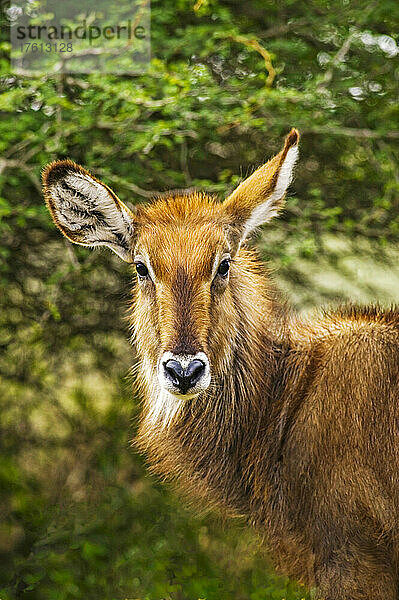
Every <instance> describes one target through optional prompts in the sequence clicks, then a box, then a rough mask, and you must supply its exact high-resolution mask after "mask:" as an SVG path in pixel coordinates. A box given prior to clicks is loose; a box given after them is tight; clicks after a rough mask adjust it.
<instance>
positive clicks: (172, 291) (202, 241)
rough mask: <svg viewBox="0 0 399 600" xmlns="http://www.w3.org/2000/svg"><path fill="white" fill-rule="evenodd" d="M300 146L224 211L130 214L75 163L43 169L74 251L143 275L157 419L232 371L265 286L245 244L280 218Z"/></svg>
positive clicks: (170, 202) (178, 199)
mask: <svg viewBox="0 0 399 600" xmlns="http://www.w3.org/2000/svg"><path fill="white" fill-rule="evenodd" d="M298 140H299V134H298V132H297V131H296V130H295V129H293V130H292V131H291V132H290V133H289V135H288V136H287V138H286V141H285V145H284V148H283V149H282V150H281V152H280V153H279V154H277V155H276V156H275V157H274V158H272V159H271V160H270V161H269V162H267V163H266V164H265V165H263V166H261V167H260V168H258V169H257V170H256V171H255V172H254V173H253V174H252V175H251V176H250V177H249V178H247V179H246V180H245V181H243V182H242V183H241V184H240V185H239V186H238V187H237V188H236V189H235V191H234V192H233V193H232V194H231V195H230V196H229V197H228V198H227V199H226V200H225V201H224V202H219V201H217V199H215V198H214V197H212V196H209V195H207V194H204V193H197V192H190V193H180V194H177V195H175V194H173V193H172V194H170V195H166V196H162V197H160V198H155V199H154V200H153V201H152V202H150V203H148V204H147V205H139V206H136V207H135V208H134V209H130V208H128V207H127V206H126V205H125V204H123V202H121V201H120V200H119V199H118V197H117V196H116V195H115V193H114V192H113V191H112V190H111V189H110V188H109V187H108V186H107V185H105V184H104V183H102V182H101V181H99V180H98V179H97V178H96V177H94V176H93V175H91V174H90V173H89V172H88V171H87V170H86V169H84V168H83V167H81V166H79V165H77V164H75V163H73V162H71V161H70V160H63V161H56V162H53V163H51V164H49V165H48V166H47V167H46V168H45V170H44V173H43V182H44V189H45V198H46V202H47V205H48V208H49V210H50V213H51V215H52V218H53V220H54V222H55V224H56V225H57V227H58V228H59V229H60V230H61V232H62V233H63V234H64V235H65V236H66V237H67V238H68V239H69V240H71V241H72V242H74V243H76V244H82V245H84V246H90V247H97V246H108V247H109V248H111V250H113V251H114V252H116V254H118V256H120V258H122V259H123V260H125V261H127V262H130V263H133V264H134V266H135V271H136V274H137V282H136V286H135V300H134V308H133V327H134V331H135V337H136V342H137V346H138V351H139V355H140V358H141V375H142V380H143V384H144V387H145V389H146V391H147V396H148V397H149V398H150V400H149V401H150V402H153V403H154V406H153V408H152V410H153V413H154V415H155V417H154V418H156V415H158V416H159V414H160V412H162V410H163V409H162V406H165V405H166V404H167V403H169V406H170V405H172V404H173V405H175V406H177V405H178V404H179V403H184V402H186V401H188V400H191V399H193V398H195V397H197V396H199V395H200V394H203V393H204V392H205V390H207V388H208V386H209V385H210V383H211V381H212V380H213V379H215V378H217V377H218V375H220V374H221V373H222V372H225V371H226V369H228V367H229V361H230V357H231V352H232V351H233V346H234V339H235V337H236V335H237V331H238V330H239V328H240V320H242V319H243V318H244V317H243V315H244V313H245V312H248V311H251V310H252V311H253V310H256V303H257V299H256V297H255V296H253V297H250V295H249V297H248V298H247V299H246V300H243V302H244V304H245V302H247V306H243V307H242V306H241V308H240V310H241V313H240V310H239V308H238V306H237V297H238V296H240V298H241V297H242V298H245V297H246V290H247V289H248V290H250V289H251V285H250V284H251V281H252V282H253V281H254V279H256V277H259V273H258V272H257V268H256V262H255V261H254V260H253V259H252V258H251V254H250V253H249V252H248V251H246V250H245V249H244V247H243V244H244V242H245V240H246V239H247V238H248V236H250V234H251V233H252V232H253V231H254V230H255V229H256V228H257V227H259V226H260V225H262V224H264V223H266V222H267V221H269V220H270V219H271V218H272V217H273V216H275V215H276V214H277V213H278V211H279V210H280V208H281V206H282V204H283V200H284V196H285V193H286V190H287V188H288V186H289V184H290V181H291V179H292V173H293V168H294V165H295V161H296V159H297V155H298ZM247 296H248V294H247ZM151 398H152V400H151Z"/></svg>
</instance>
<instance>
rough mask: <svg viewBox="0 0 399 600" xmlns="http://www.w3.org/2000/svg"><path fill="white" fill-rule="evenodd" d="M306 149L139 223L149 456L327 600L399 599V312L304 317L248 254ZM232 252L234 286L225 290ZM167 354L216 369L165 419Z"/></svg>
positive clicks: (164, 205)
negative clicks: (222, 277) (247, 234)
mask: <svg viewBox="0 0 399 600" xmlns="http://www.w3.org/2000/svg"><path fill="white" fill-rule="evenodd" d="M292 136H293V138H292ZM294 143H297V134H295V135H294V134H291V139H288V140H287V142H286V146H285V148H284V150H283V151H282V153H280V154H279V155H278V156H277V157H275V158H274V159H273V160H272V161H270V162H269V163H268V166H267V168H266V169H265V167H262V168H261V169H263V171H262V170H261V169H260V170H258V171H257V172H256V173H258V175H257V176H255V177H254V175H256V173H255V174H254V175H253V176H252V183H250V184H248V181H247V183H245V184H244V185H243V184H242V185H241V186H240V187H239V188H238V189H237V191H236V192H234V193H233V194H232V196H231V197H230V198H229V199H228V200H227V201H226V202H225V203H223V204H221V203H219V202H218V201H216V200H215V199H214V198H212V197H209V196H207V195H206V194H199V193H195V192H191V193H189V194H187V195H184V194H183V195H182V194H180V195H171V196H169V197H166V198H160V199H158V200H155V201H154V202H153V203H151V204H149V205H147V206H144V207H140V208H139V209H138V211H137V213H136V215H135V216H134V223H135V238H134V241H133V254H137V253H139V254H140V253H145V254H146V255H147V256H148V259H149V263H150V264H151V266H152V269H153V271H154V274H155V280H156V281H155V282H153V281H145V282H144V283H141V284H140V285H136V286H135V289H134V299H133V303H132V311H131V323H132V329H133V331H134V338H135V341H136V344H137V348H138V352H139V356H140V358H141V361H140V365H139V371H138V381H139V385H140V387H141V389H142V394H143V400H144V405H143V414H142V419H141V424H140V431H139V437H138V445H139V447H140V448H141V449H142V450H143V451H144V452H145V453H146V454H147V456H148V458H149V460H150V463H151V465H152V468H153V470H154V471H156V472H157V473H160V474H162V475H164V476H167V477H168V478H176V479H178V480H179V481H180V482H181V485H183V486H185V489H188V490H190V492H192V493H193V494H195V495H199V496H202V497H204V498H206V499H207V500H208V501H209V502H210V503H211V504H213V505H220V506H223V507H224V508H225V509H227V510H228V511H229V512H230V513H231V514H240V515H245V516H247V517H248V519H249V520H250V521H251V522H252V523H253V524H254V525H255V526H256V527H257V529H258V530H260V531H261V532H263V533H264V534H265V536H266V538H267V540H268V544H269V545H270V547H271V549H272V550H273V553H274V556H275V559H276V564H277V567H278V568H279V569H280V570H281V571H283V572H284V573H286V574H288V575H290V576H292V577H295V578H296V579H298V580H300V581H302V582H303V583H305V584H306V585H308V586H317V588H318V593H319V597H321V598H324V599H325V600H348V599H351V600H366V599H369V600H371V599H373V600H382V599H384V600H393V599H395V598H396V599H397V598H398V597H399V596H398V581H399V562H398V560H399V542H398V533H399V528H398V519H399V452H398V449H399V406H398V389H399V379H398V377H399V360H398V352H399V312H398V311H397V310H395V309H394V310H391V311H385V312H384V311H383V310H381V309H379V308H377V307H368V308H365V309H362V308H356V307H352V306H350V307H344V308H342V309H341V310H338V311H335V312H330V313H329V312H327V313H323V314H319V315H317V316H316V317H315V318H314V320H313V321H304V320H301V319H299V318H298V317H296V316H295V315H292V314H291V313H290V312H288V311H286V310H285V309H284V307H283V305H282V304H281V303H280V302H279V301H278V299H277V295H276V294H275V293H274V292H273V288H272V285H271V283H270V278H269V277H268V274H267V272H266V270H265V269H264V267H263V265H262V264H261V263H260V261H259V259H258V257H257V255H256V253H255V252H254V251H252V250H249V249H247V248H245V246H244V245H241V246H240V245H239V235H240V230H241V229H242V225H243V222H244V221H245V220H246V219H248V217H249V215H250V214H251V206H252V209H253V208H254V206H256V205H258V204H259V202H260V201H261V198H262V197H263V199H264V197H265V196H268V195H270V194H272V193H273V189H274V186H275V185H276V181H277V177H278V173H279V169H280V167H281V164H282V162H283V159H284V157H285V155H286V154H287V150H288V149H289V147H290V145H292V144H294ZM284 153H285V154H284ZM282 156H283V158H282ZM259 178H260V179H259ZM250 179H251V178H250ZM255 188H256V189H257V190H258V191H257V192H256V193H252V196H251V190H252V192H253V190H254V189H255ZM251 198H252V200H251ZM49 204H50V203H49ZM50 208H51V204H50ZM226 251H230V252H231V254H232V263H231V268H230V275H229V279H228V280H226V281H219V280H217V278H213V279H212V265H213V263H214V257H215V255H216V254H217V253H219V255H221V254H223V252H226ZM165 351H171V352H174V353H177V354H179V353H188V354H190V353H191V354H194V353H195V352H204V353H206V355H207V356H208V358H209V361H210V365H211V373H212V379H211V384H210V386H209V388H208V389H207V390H206V391H204V392H202V393H200V394H199V396H197V397H196V398H192V399H189V400H187V401H184V402H180V404H179V410H176V411H175V412H173V414H172V416H171V418H170V419H169V420H168V421H166V422H165V421H162V420H160V419H157V418H154V414H153V406H154V403H156V402H157V395H159V389H158V388H157V383H156V366H157V362H158V359H159V356H160V355H161V354H162V352H165ZM176 402H178V400H176Z"/></svg>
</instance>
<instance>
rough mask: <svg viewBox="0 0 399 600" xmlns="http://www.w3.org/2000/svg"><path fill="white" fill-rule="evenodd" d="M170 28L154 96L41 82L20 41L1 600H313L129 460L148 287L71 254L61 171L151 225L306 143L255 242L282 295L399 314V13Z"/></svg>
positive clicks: (279, 14) (167, 12)
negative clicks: (58, 192) (56, 179)
mask: <svg viewBox="0 0 399 600" xmlns="http://www.w3.org/2000/svg"><path fill="white" fill-rule="evenodd" d="M124 1H125V0H120V2H124ZM126 2H127V0H126ZM9 6H10V3H8V4H5V5H3V4H2V9H4V8H5V7H9ZM151 21H152V22H151V28H152V35H151V44H152V59H151V63H150V66H149V68H148V70H147V71H146V72H145V73H144V74H142V75H118V76H114V75H109V74H108V75H107V74H98V73H97V74H89V75H79V74H76V73H75V74H60V75H53V74H51V75H48V76H40V77H34V76H17V75H15V74H14V73H13V72H12V70H11V68H10V64H9V51H10V43H9V30H8V28H7V26H6V25H7V21H6V19H4V18H3V21H2V23H3V25H4V27H2V33H1V36H2V37H1V44H0V69H1V79H0V83H1V96H0V114H1V119H0V149H1V151H0V281H1V294H0V402H1V413H0V490H1V491H0V599H1V600H11V599H14V598H22V597H23V598H26V599H32V600H69V599H82V600H83V599H85V600H89V599H93V600H94V599H95V600H99V599H107V600H108V599H114V600H122V599H126V598H129V599H139V600H161V599H165V600H197V599H199V598H201V599H206V600H248V599H250V600H268V599H276V600H277V599H278V600H280V599H282V598H285V599H286V600H293V599H298V600H299V599H301V598H308V595H307V594H306V592H305V590H303V589H302V588H301V587H300V586H296V585H294V584H293V583H289V582H288V581H287V580H286V579H285V578H283V577H279V576H277V575H275V573H274V571H273V567H272V562H271V560H270V558H269V557H268V556H267V555H266V553H265V551H263V550H261V549H260V548H259V540H258V538H257V536H256V534H255V533H254V532H252V531H251V530H249V529H248V528H247V527H246V526H245V524H244V523H241V522H235V521H231V522H226V523H225V522H223V521H222V520H221V519H220V518H219V517H218V516H217V515H214V514H210V515H204V514H202V515H199V516H198V515H196V514H195V512H194V511H193V510H192V509H190V507H188V506H187V505H186V503H185V499H182V498H179V496H178V493H176V491H174V490H173V489H171V488H170V487H168V486H167V485H165V484H162V483H161V482H159V481H158V480H157V479H156V478H155V477H152V476H151V475H149V474H148V472H147V471H146V468H145V464H144V461H143V460H142V459H141V458H140V457H139V456H138V455H137V453H136V452H135V450H134V449H132V448H131V440H132V439H133V438H134V434H135V433H134V432H135V428H136V425H137V416H138V412H139V403H138V399H137V398H136V396H134V394H132V387H133V386H132V382H131V380H130V379H129V368H130V367H131V365H132V364H134V361H135V355H134V350H133V349H132V348H131V347H130V346H129V344H128V341H127V340H128V337H129V331H128V327H127V321H126V319H125V316H126V309H127V306H128V303H129V294H130V291H129V290H130V285H131V280H132V274H131V271H130V269H129V266H127V265H126V264H123V263H122V262H121V261H119V259H118V258H117V257H116V256H115V255H114V254H112V253H111V252H109V251H106V250H104V251H96V252H90V251H89V250H86V249H85V248H82V247H77V246H72V245H71V244H69V243H67V242H66V241H65V240H64V239H62V237H61V235H60V234H59V232H58V231H57V230H56V229H55V227H54V226H53V225H52V223H51V221H50V217H49V215H48V213H47V210H46V208H45V206H44V203H43V200H42V195H41V184H40V171H41V169H42V167H43V166H44V165H45V164H46V163H47V162H49V161H51V160H54V159H56V158H65V157H70V158H72V159H73V160H75V161H76V162H78V163H81V164H83V165H85V166H86V167H88V168H89V169H91V170H92V171H93V173H95V174H96V175H97V176H98V177H101V178H102V179H103V180H104V181H105V182H106V183H107V184H108V185H110V186H111V187H113V188H114V189H115V191H116V192H117V193H118V195H119V196H120V198H121V199H122V200H123V201H124V202H126V203H127V204H131V205H133V204H136V203H139V202H145V201H147V200H148V199H149V198H150V197H151V196H152V195H153V194H154V192H157V191H165V190H167V189H170V188H185V187H191V186H196V187H198V188H200V189H205V190H208V191H210V192H214V193H217V194H219V195H220V196H221V197H223V196H224V195H226V194H227V193H228V192H229V191H231V190H232V189H233V188H234V187H235V186H236V185H237V183H238V182H239V181H240V178H241V177H244V176H246V175H248V174H250V173H251V172H252V170H253V169H254V168H255V167H256V166H258V165H260V164H261V163H262V162H264V161H265V160H267V159H268V158H269V157H270V156H271V155H273V154H274V153H276V152H277V151H278V150H279V149H280V147H281V144H282V141H283V137H284V135H285V134H286V133H287V132H288V131H289V129H290V127H292V126H295V127H297V128H298V129H299V130H300V132H301V134H302V140H301V159H300V163H299V166H298V168H297V171H296V180H295V182H294V184H293V186H292V187H291V192H290V197H289V198H288V201H287V206H286V210H285V212H284V214H283V215H282V217H281V218H279V219H278V220H276V221H274V222H273V223H272V224H271V225H269V226H268V227H265V228H264V230H263V231H262V233H261V234H260V235H259V237H258V239H257V240H256V242H255V243H256V244H257V246H258V248H259V252H260V253H261V255H262V257H263V258H264V259H265V260H266V261H268V262H269V264H270V266H271V268H272V270H273V272H274V278H275V280H276V282H277V284H278V285H279V287H280V288H281V289H282V290H283V291H285V292H286V293H287V295H288V297H289V298H290V301H291V303H292V304H293V305H294V306H295V307H296V308H297V309H298V310H300V311H309V310H311V309H312V307H314V306H316V305H320V304H321V305H326V304H332V305H337V304H338V303H340V302H345V301H348V300H350V301H354V302H369V301H376V300H378V301H379V302H381V303H382V304H383V305H388V304H390V303H391V302H393V301H395V300H397V299H398V298H399V195H398V190H399V166H398V160H397V159H398V142H399V103H398V79H399V64H398V56H399V48H398V45H397V44H398V43H399V38H398V23H399V4H398V2H397V0H379V1H370V2H369V3H368V2H361V1H357V0H351V1H349V0H309V1H307V2H297V1H294V0H280V1H279V2H271V1H268V0H247V1H246V2H239V1H237V0H196V1H195V0H162V1H161V0H153V1H152V6H151Z"/></svg>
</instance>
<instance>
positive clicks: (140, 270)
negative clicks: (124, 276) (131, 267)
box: [136, 262, 148, 279]
mask: <svg viewBox="0 0 399 600" xmlns="http://www.w3.org/2000/svg"><path fill="white" fill-rule="evenodd" d="M136 271H137V274H138V276H139V277H142V278H143V279H144V278H145V277H148V269H147V267H146V266H145V264H144V263H142V262H137V263H136Z"/></svg>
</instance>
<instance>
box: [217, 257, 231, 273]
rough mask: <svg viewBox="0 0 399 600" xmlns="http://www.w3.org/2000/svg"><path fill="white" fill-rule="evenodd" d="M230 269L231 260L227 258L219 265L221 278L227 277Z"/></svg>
mask: <svg viewBox="0 0 399 600" xmlns="http://www.w3.org/2000/svg"><path fill="white" fill-rule="evenodd" d="M229 269H230V260H229V259H228V258H225V259H224V260H222V262H221V263H220V265H219V268H218V275H220V276H221V277H227V273H228V272H229Z"/></svg>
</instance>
